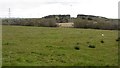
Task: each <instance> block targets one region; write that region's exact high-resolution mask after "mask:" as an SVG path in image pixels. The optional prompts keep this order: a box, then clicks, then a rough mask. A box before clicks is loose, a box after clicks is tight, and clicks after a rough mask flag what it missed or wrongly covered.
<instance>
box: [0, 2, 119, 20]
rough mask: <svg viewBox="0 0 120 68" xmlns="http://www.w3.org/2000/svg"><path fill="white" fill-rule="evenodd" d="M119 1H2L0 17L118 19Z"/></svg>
mask: <svg viewBox="0 0 120 68" xmlns="http://www.w3.org/2000/svg"><path fill="white" fill-rule="evenodd" d="M118 1H119V0H0V17H8V8H11V17H43V16H46V15H52V14H70V15H71V16H73V17H75V16H77V14H90V15H97V16H103V17H108V18H118Z"/></svg>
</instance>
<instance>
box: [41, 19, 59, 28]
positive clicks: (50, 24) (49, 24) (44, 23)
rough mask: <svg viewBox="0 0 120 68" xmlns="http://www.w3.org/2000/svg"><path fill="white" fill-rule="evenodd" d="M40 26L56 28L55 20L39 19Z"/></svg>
mask: <svg viewBox="0 0 120 68" xmlns="http://www.w3.org/2000/svg"><path fill="white" fill-rule="evenodd" d="M40 26H45V27H56V26H57V25H56V20H55V19H54V18H48V19H45V18H43V19H41V20H40Z"/></svg>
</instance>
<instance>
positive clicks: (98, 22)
mask: <svg viewBox="0 0 120 68" xmlns="http://www.w3.org/2000/svg"><path fill="white" fill-rule="evenodd" d="M74 27H75V28H92V29H105V30H117V29H118V24H117V22H112V21H105V20H104V19H94V20H92V19H88V20H87V19H81V18H76V19H75V20H74Z"/></svg>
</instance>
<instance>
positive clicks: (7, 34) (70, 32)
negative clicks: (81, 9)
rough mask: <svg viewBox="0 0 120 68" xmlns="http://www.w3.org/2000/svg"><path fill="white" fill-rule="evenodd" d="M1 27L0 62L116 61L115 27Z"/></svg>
mask: <svg viewBox="0 0 120 68" xmlns="http://www.w3.org/2000/svg"><path fill="white" fill-rule="evenodd" d="M2 30H3V31H2V32H3V33H2V47H3V48H2V50H3V66H117V65H118V42H116V39H117V37H118V33H117V31H113V30H94V29H76V28H50V27H32V26H3V28H2ZM101 34H104V37H102V36H101ZM102 39H103V41H104V43H101V42H100V41H101V40H102ZM90 44H91V45H94V46H95V48H90V47H88V45H90ZM75 47H79V50H77V49H75Z"/></svg>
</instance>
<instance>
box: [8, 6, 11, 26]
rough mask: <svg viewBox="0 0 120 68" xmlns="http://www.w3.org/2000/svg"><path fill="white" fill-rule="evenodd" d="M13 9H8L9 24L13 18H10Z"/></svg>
mask: <svg viewBox="0 0 120 68" xmlns="http://www.w3.org/2000/svg"><path fill="white" fill-rule="evenodd" d="M10 15H11V10H10V8H9V9H8V25H10V23H11V20H10V18H11V16H10Z"/></svg>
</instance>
